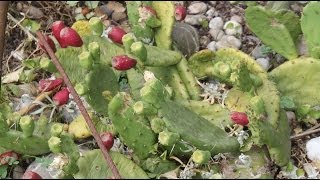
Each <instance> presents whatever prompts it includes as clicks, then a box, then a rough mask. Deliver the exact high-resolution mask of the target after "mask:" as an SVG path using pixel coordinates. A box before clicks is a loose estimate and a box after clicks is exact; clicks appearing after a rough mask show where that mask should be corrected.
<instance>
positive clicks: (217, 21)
mask: <svg viewBox="0 0 320 180" xmlns="http://www.w3.org/2000/svg"><path fill="white" fill-rule="evenodd" d="M222 27H223V20H222V18H221V17H215V18H213V19H211V20H210V22H209V28H210V29H212V28H216V29H222Z"/></svg>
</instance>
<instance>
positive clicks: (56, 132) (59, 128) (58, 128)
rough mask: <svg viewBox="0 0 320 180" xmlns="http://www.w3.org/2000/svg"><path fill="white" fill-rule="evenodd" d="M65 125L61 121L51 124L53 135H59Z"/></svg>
mask: <svg viewBox="0 0 320 180" xmlns="http://www.w3.org/2000/svg"><path fill="white" fill-rule="evenodd" d="M63 126H64V125H63V124H61V123H55V124H53V125H52V126H51V129H50V133H51V135H52V136H56V137H59V136H60V134H61V133H62V131H63V128H64V127H63Z"/></svg>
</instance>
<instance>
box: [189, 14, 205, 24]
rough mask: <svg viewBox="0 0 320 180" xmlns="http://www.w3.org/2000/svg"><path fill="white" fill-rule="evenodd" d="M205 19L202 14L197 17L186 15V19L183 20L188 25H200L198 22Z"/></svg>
mask: <svg viewBox="0 0 320 180" xmlns="http://www.w3.org/2000/svg"><path fill="white" fill-rule="evenodd" d="M204 19H206V16H204V15H202V14H197V15H189V14H188V15H187V16H186V18H185V19H184V22H185V23H188V24H190V25H200V22H201V21H202V20H204Z"/></svg>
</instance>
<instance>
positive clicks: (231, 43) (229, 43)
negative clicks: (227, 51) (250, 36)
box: [216, 35, 241, 49]
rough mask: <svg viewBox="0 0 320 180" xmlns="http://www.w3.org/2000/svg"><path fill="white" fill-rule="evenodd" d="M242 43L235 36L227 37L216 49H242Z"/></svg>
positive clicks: (222, 39)
mask: <svg viewBox="0 0 320 180" xmlns="http://www.w3.org/2000/svg"><path fill="white" fill-rule="evenodd" d="M240 47H241V41H240V40H239V39H237V38H236V37H234V36H229V35H225V36H223V37H222V38H221V39H220V41H218V42H217V44H216V48H217V49H221V48H235V49H240Z"/></svg>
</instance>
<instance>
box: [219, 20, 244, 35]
mask: <svg viewBox="0 0 320 180" xmlns="http://www.w3.org/2000/svg"><path fill="white" fill-rule="evenodd" d="M223 29H224V30H225V32H226V34H227V35H231V36H234V35H236V36H240V35H241V34H242V32H243V31H242V26H241V24H239V23H238V22H237V21H233V20H231V21H228V22H226V23H225V24H224V26H223Z"/></svg>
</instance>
